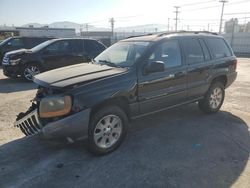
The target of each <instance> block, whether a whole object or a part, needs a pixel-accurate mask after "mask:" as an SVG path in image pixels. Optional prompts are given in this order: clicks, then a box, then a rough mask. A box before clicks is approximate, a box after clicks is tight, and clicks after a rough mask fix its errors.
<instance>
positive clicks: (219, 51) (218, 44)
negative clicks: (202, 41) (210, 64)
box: [207, 38, 232, 59]
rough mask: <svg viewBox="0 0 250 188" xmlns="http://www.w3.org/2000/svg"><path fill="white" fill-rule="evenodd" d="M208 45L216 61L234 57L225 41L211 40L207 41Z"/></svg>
mask: <svg viewBox="0 0 250 188" xmlns="http://www.w3.org/2000/svg"><path fill="white" fill-rule="evenodd" d="M207 43H208V46H209V48H210V50H211V51H212V54H213V57H214V59H218V58H223V57H229V56H231V55H232V54H231V52H230V50H229V48H228V46H227V45H226V43H225V41H224V40H223V39H220V38H209V39H207Z"/></svg>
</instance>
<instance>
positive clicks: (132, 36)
mask: <svg viewBox="0 0 250 188" xmlns="http://www.w3.org/2000/svg"><path fill="white" fill-rule="evenodd" d="M149 35H153V33H148V34H145V35H131V36H129V37H127V38H126V39H130V38H134V37H143V36H149Z"/></svg>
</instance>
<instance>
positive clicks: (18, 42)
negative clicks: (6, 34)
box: [0, 37, 52, 62]
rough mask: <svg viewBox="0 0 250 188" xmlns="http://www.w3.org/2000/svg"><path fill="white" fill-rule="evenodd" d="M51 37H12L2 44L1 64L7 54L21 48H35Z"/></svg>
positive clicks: (0, 52) (0, 49) (0, 44)
mask: <svg viewBox="0 0 250 188" xmlns="http://www.w3.org/2000/svg"><path fill="white" fill-rule="evenodd" d="M50 39H52V38H51V37H10V38H7V39H5V40H3V41H1V42H0V62H2V60H3V56H4V54H5V53H7V52H10V51H13V50H18V49H21V48H28V49H29V48H33V47H34V46H37V45H38V44H41V43H43V42H45V41H47V40H50Z"/></svg>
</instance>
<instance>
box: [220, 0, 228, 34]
mask: <svg viewBox="0 0 250 188" xmlns="http://www.w3.org/2000/svg"><path fill="white" fill-rule="evenodd" d="M219 2H220V3H222V8H221V16H220V28H219V33H221V28H222V20H223V12H224V5H225V3H227V2H228V1H227V0H220V1H219Z"/></svg>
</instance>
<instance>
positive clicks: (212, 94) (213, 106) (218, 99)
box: [199, 82, 225, 113]
mask: <svg viewBox="0 0 250 188" xmlns="http://www.w3.org/2000/svg"><path fill="white" fill-rule="evenodd" d="M224 97H225V87H224V85H223V84H222V83H221V82H215V83H213V84H212V85H211V86H210V88H209V89H208V91H207V93H206V95H205V97H204V98H203V99H202V100H200V101H199V108H200V109H201V110H202V111H203V112H205V113H215V112H218V111H219V109H220V108H221V106H222V104H223V101H224Z"/></svg>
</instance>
